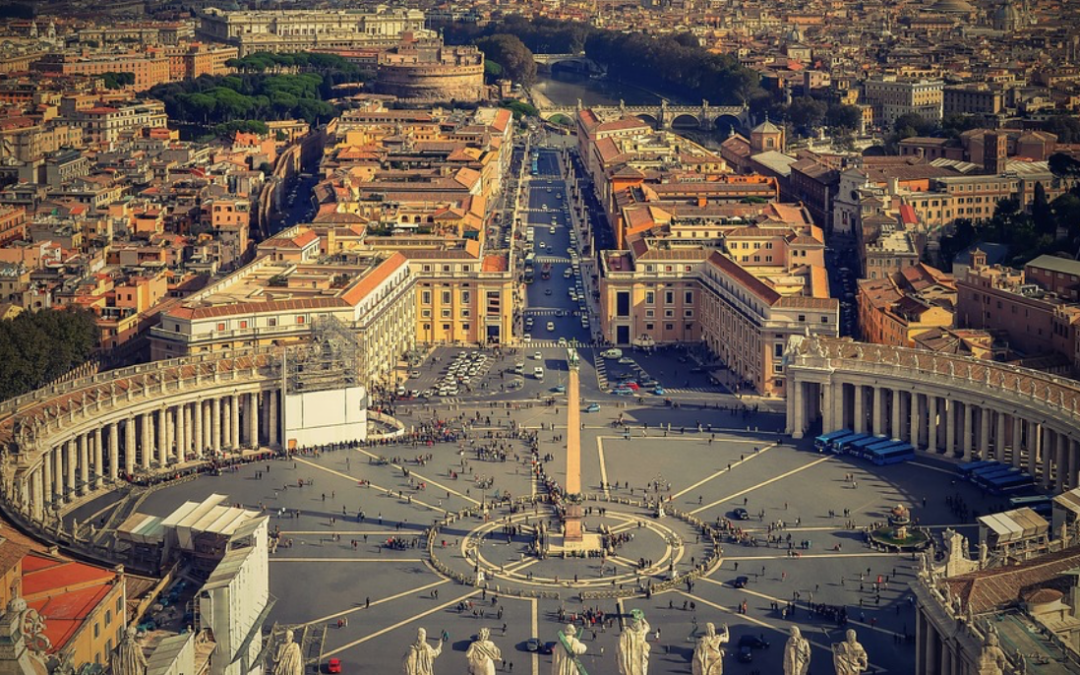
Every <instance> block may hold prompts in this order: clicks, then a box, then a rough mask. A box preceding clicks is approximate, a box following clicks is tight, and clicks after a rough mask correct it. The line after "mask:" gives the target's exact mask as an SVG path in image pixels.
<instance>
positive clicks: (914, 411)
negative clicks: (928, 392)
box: [909, 391, 922, 450]
mask: <svg viewBox="0 0 1080 675" xmlns="http://www.w3.org/2000/svg"><path fill="white" fill-rule="evenodd" d="M909 407H910V409H911V419H910V423H911V431H910V434H911V441H910V443H911V447H913V448H915V449H916V450H918V449H919V447H920V446H921V445H922V444H921V443H920V442H919V440H920V437H921V436H922V431H921V427H922V420H920V419H919V414H920V413H921V412H922V411H921V407H922V406H921V405H920V404H919V394H918V392H914V391H913V392H911V403H910V404H909Z"/></svg>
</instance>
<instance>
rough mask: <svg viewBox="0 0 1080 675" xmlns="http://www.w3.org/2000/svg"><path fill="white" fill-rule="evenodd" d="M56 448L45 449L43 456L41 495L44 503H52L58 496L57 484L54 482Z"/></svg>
mask: <svg viewBox="0 0 1080 675" xmlns="http://www.w3.org/2000/svg"><path fill="white" fill-rule="evenodd" d="M55 452H56V449H55V448H52V449H49V450H47V451H45V455H44V456H43V457H42V458H41V496H42V499H43V502H42V503H43V504H44V503H50V504H51V503H52V500H53V499H54V498H55V497H56V485H55V483H53V461H54V460H53V455H54V453H55Z"/></svg>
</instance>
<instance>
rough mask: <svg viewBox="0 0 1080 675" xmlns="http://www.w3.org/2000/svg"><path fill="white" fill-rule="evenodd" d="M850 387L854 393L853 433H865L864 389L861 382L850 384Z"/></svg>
mask: <svg viewBox="0 0 1080 675" xmlns="http://www.w3.org/2000/svg"><path fill="white" fill-rule="evenodd" d="M851 388H852V390H853V391H854V393H855V405H854V410H855V419H854V423H855V426H854V427H853V428H854V430H855V433H857V434H864V433H866V410H864V407H865V405H866V391H865V390H864V389H863V386H862V385H861V384H853V385H851Z"/></svg>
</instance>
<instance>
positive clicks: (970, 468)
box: [956, 459, 998, 479]
mask: <svg viewBox="0 0 1080 675" xmlns="http://www.w3.org/2000/svg"><path fill="white" fill-rule="evenodd" d="M996 464H998V463H997V462H991V461H989V460H985V459H979V460H975V461H974V462H964V463H963V464H960V465H959V466H957V467H956V470H957V471H958V472H959V473H960V475H961V476H963V477H964V478H969V479H970V478H971V477H972V474H973V473H974V472H975V471H976V470H978V469H984V468H986V467H988V466H995V465H996Z"/></svg>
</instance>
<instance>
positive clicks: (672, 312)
mask: <svg viewBox="0 0 1080 675" xmlns="http://www.w3.org/2000/svg"><path fill="white" fill-rule="evenodd" d="M673 316H675V310H673V309H665V310H664V317H665V318H668V319H670V318H672V317H673Z"/></svg>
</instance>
